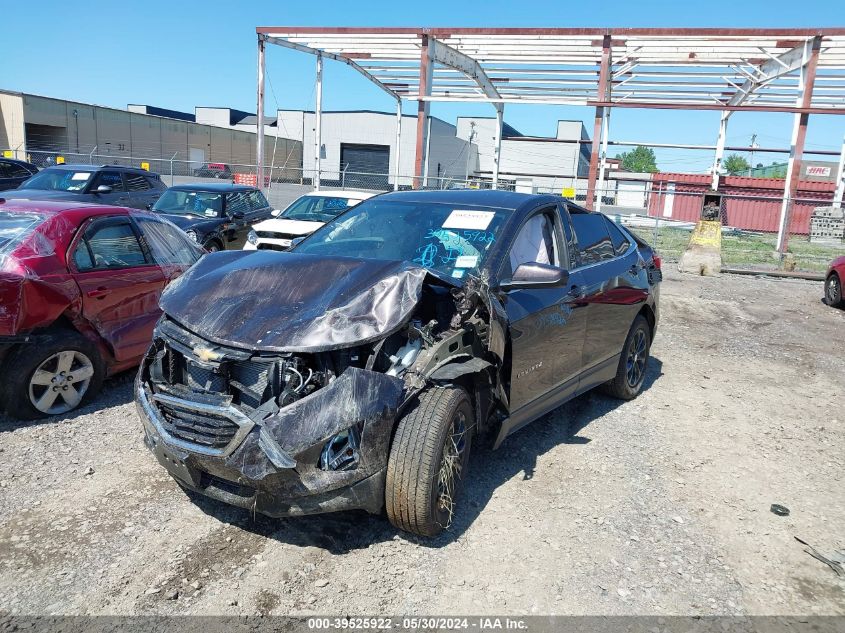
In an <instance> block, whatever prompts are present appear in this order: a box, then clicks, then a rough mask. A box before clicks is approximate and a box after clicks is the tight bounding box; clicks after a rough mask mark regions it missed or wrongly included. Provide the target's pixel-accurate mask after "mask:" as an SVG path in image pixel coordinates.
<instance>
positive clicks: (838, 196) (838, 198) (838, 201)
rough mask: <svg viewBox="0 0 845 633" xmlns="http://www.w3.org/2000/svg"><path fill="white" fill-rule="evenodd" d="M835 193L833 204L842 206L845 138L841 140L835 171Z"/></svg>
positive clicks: (844, 187) (844, 190) (844, 184)
mask: <svg viewBox="0 0 845 633" xmlns="http://www.w3.org/2000/svg"><path fill="white" fill-rule="evenodd" d="M836 183H837V184H836V193H835V194H834V195H833V205H834V206H835V207H841V206H842V198H843V195H845V139H843V140H842V153H841V154H840V155H839V169H838V170H837V172H836Z"/></svg>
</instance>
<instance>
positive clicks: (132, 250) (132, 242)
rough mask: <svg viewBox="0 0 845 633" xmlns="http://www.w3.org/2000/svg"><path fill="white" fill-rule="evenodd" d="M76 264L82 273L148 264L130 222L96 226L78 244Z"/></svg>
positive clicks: (75, 253) (89, 229) (111, 222)
mask: <svg viewBox="0 0 845 633" xmlns="http://www.w3.org/2000/svg"><path fill="white" fill-rule="evenodd" d="M73 261H74V263H75V264H76V267H77V269H78V270H79V271H80V272H83V271H86V270H101V269H107V268H128V267H131V266H143V265H144V264H146V263H147V260H146V258H145V257H144V251H143V250H141V244H140V243H139V242H138V238H137V237H136V235H135V231H134V230H133V229H132V225H131V224H130V223H129V221H128V220H123V221H106V222H95V223H94V224H92V225H91V226H90V227H89V228H88V229H87V230H86V231H85V235H84V236H83V238H82V239H81V240H80V241H79V242H78V243H77V245H76V251H75V252H74V254H73Z"/></svg>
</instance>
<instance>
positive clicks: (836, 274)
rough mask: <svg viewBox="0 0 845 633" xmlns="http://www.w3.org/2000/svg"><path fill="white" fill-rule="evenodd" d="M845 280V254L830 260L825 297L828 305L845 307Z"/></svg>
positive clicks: (825, 284)
mask: <svg viewBox="0 0 845 633" xmlns="http://www.w3.org/2000/svg"><path fill="white" fill-rule="evenodd" d="M843 281H845V255H843V256H842V257H837V258H836V259H834V260H833V261H832V262H830V268H828V270H827V277H826V278H825V282H824V299H825V302H826V303H827V305H829V306H833V307H835V308H845V299H843V298H842V282H843Z"/></svg>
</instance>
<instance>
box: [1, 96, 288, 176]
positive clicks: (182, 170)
mask: <svg viewBox="0 0 845 633" xmlns="http://www.w3.org/2000/svg"><path fill="white" fill-rule="evenodd" d="M255 124H256V121H255V115H254V114H250V113H245V112H239V111H237V110H231V109H230V108H197V109H196V112H195V113H194V114H191V113H187V112H177V111H175V110H168V109H165V108H159V107H156V106H149V105H138V104H130V105H129V106H127V109H126V110H120V109H117V108H110V107H105V106H99V105H93V104H88V103H81V102H78V101H67V100H64V99H55V98H51V97H43V96H40V95H32V94H25V93H20V92H10V91H5V90H0V152H3V153H8V154H10V155H12V156H14V157H17V158H20V159H23V160H26V159H29V160H30V161H31V162H35V163H36V164H39V165H43V164H49V163H50V162H52V161H55V160H56V159H58V157H60V156H61V157H62V158H63V159H64V160H65V161H66V162H69V163H70V162H77V163H78V162H89V161H90V162H96V163H121V164H132V165H140V164H141V163H142V162H146V163H149V164H150V169H152V170H153V171H159V172H161V173H167V171H168V169H169V168H170V167H171V166H172V167H173V168H174V173H176V174H191V172H192V170H193V169H195V168H197V167H199V166H201V165H202V164H203V163H206V162H212V161H213V162H219V163H225V164H227V165H231V166H233V168H234V169H236V170H237V166H238V165H240V166H242V169H240V170H239V171H244V172H251V171H253V170H254V168H253V167H252V166H253V165H254V164H255V155H256V149H255V146H256V134H255V127H256V126H255ZM264 130H265V134H266V135H268V137H269V138H270V141H271V142H269V143H267V144H266V145H265V151H264V154H265V161H266V164H267V165H270V164H271V163H273V162H274V161H275V162H276V164H277V165H279V164H281V163H282V162H284V160H285V159H286V160H287V161H288V163H289V165H292V166H294V167H295V168H296V170H298V169H299V167H300V165H301V163H302V146H301V143H299V142H297V141H294V140H291V139H286V138H277V139H274V138H273V137H274V136H276V134H277V127H276V122H275V120H272V119H271V120H270V121H269V122H267V124H266V125H265V128H264ZM274 150H275V155H274ZM279 157H282V160H278V158H279ZM275 175H276V176H278V172H277V173H276V174H275ZM291 177H293V174H291Z"/></svg>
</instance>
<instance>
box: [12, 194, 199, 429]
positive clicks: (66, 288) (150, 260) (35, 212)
mask: <svg viewBox="0 0 845 633" xmlns="http://www.w3.org/2000/svg"><path fill="white" fill-rule="evenodd" d="M202 253H203V251H202V249H200V248H199V247H198V246H197V245H196V244H194V243H193V242H192V241H191V240H190V239H188V237H187V236H186V235H184V233H182V232H181V231H180V230H179V229H178V228H176V227H175V226H174V225H173V224H171V223H170V222H168V221H167V220H164V219H162V218H161V217H160V216H158V215H156V214H152V213H146V212H143V211H136V210H130V209H126V208H123V207H108V206H96V205H86V204H74V203H69V202H37V201H27V200H15V201H11V200H4V199H3V198H2V197H0V409H4V410H5V411H6V412H7V413H9V414H10V415H11V416H13V417H16V418H21V419H35V418H40V417H44V416H47V415H55V414H61V413H66V412H68V411H70V410H71V409H74V408H76V407H77V406H79V404H81V403H82V402H83V401H85V400H87V399H90V398H91V397H93V396H94V395H95V394H96V393H97V391H98V390H99V388H100V385H101V383H102V381H103V378H104V377H106V376H109V375H111V374H114V373H116V372H119V371H122V370H125V369H129V368H131V367H134V366H136V365H137V364H138V363H139V362H140V360H141V357H142V356H143V354H144V352H145V351H146V349H147V347H149V344H150V340H151V338H152V331H153V327H154V325H155V323H156V321H157V320H158V318H159V315H160V314H161V312H160V310H159V307H158V298H159V295H160V294H161V291H162V290H163V289H164V287H165V286H166V285H167V283H169V282H170V281H172V280H173V279H175V278H176V277H178V276H179V275H181V274H182V273H183V272H184V271H185V270H186V269H187V268H189V267H190V266H191V265H192V264H193V263H194V262H195V261H197V260H198V259H199V258H200V257H201V256H202Z"/></svg>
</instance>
